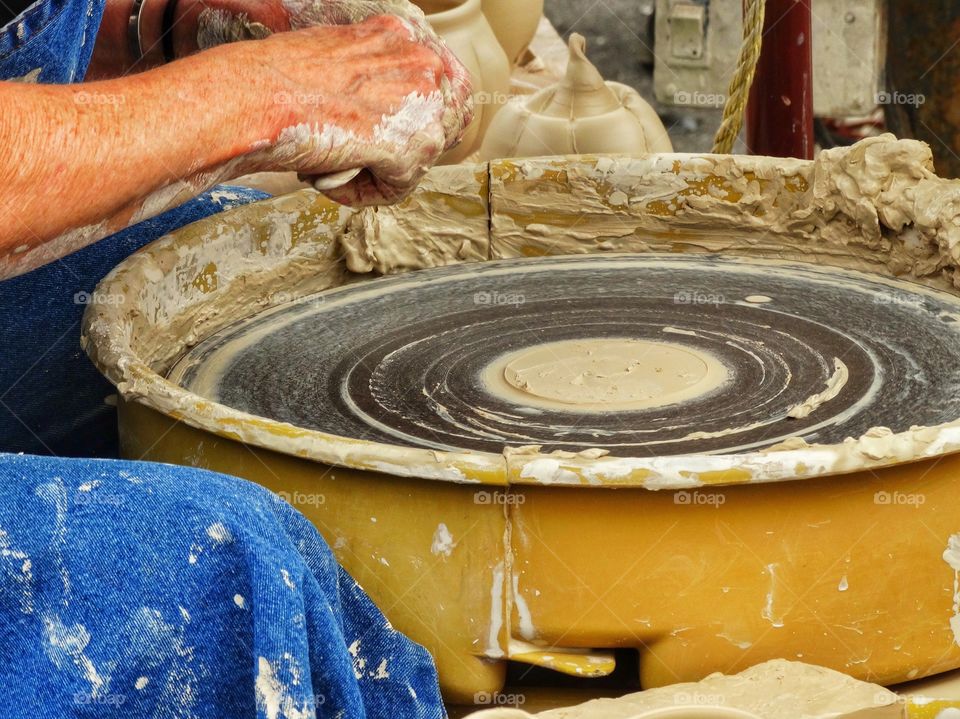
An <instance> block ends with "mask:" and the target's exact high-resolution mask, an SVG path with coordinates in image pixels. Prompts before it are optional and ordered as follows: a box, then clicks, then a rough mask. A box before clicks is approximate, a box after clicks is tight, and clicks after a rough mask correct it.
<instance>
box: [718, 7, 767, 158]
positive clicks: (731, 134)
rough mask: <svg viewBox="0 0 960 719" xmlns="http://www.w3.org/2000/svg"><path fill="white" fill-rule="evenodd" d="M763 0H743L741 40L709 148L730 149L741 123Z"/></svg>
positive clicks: (757, 54) (757, 51) (756, 52)
mask: <svg viewBox="0 0 960 719" xmlns="http://www.w3.org/2000/svg"><path fill="white" fill-rule="evenodd" d="M765 2H766V0H745V4H744V8H743V44H742V45H741V46H740V55H739V56H738V57H737V69H736V72H734V73H733V78H732V79H731V80H730V89H729V90H727V102H726V104H725V105H724V106H723V120H722V121H721V122H720V127H719V129H717V134H716V136H715V137H714V138H713V151H714V152H715V153H716V154H718V155H727V154H729V153H731V152H732V151H733V143H734V142H736V140H737V136H738V135H739V134H740V128H741V127H742V126H743V113H744V110H745V109H746V106H747V99H748V98H749V96H750V86H751V85H752V84H753V75H754V73H755V72H756V70H757V60H759V59H760V47H761V45H762V44H763V11H764V5H765Z"/></svg>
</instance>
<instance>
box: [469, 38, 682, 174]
mask: <svg viewBox="0 0 960 719" xmlns="http://www.w3.org/2000/svg"><path fill="white" fill-rule="evenodd" d="M585 51H586V41H585V40H584V38H583V36H581V35H578V34H576V33H574V34H573V35H571V36H570V62H569V64H568V65H567V73H566V77H565V78H564V79H563V80H562V81H561V82H560V83H558V84H557V85H554V86H553V87H548V88H545V89H543V90H541V91H540V92H538V93H536V94H535V95H532V96H531V97H529V98H514V99H513V100H511V101H510V102H509V103H508V104H507V106H506V107H504V108H503V109H502V111H501V112H500V113H499V114H498V115H497V117H496V119H495V120H494V122H493V124H492V125H491V126H490V129H489V130H488V131H487V134H486V137H485V138H484V141H483V146H482V147H481V149H480V158H481V159H482V160H493V159H499V158H507V157H540V156H544V155H564V154H602V153H613V152H616V153H626V154H647V153H654V152H673V145H672V144H671V143H670V137H669V135H667V131H666V128H664V126H663V123H662V122H661V121H660V117H659V116H658V115H657V113H656V111H654V109H653V108H652V107H650V105H649V103H647V101H646V100H644V99H643V98H642V97H640V94H639V93H638V92H637V91H636V90H634V89H633V88H631V87H628V86H627V85H622V84H620V83H618V82H604V80H603V77H602V76H601V75H600V73H599V72H598V71H597V68H595V67H594V66H593V65H592V64H591V63H590V61H589V60H587V57H586V54H585Z"/></svg>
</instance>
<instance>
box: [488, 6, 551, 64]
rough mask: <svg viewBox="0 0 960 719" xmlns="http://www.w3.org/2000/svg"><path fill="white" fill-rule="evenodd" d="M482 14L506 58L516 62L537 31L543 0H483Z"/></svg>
mask: <svg viewBox="0 0 960 719" xmlns="http://www.w3.org/2000/svg"><path fill="white" fill-rule="evenodd" d="M483 14H484V15H486V16H487V20H488V21H489V22H490V27H492V28H493V32H494V34H495V35H496V36H497V40H499V41H500V45H501V46H502V47H503V49H504V51H505V52H506V53H507V58H508V59H509V60H510V62H517V60H519V59H520V56H521V55H522V54H523V51H524V50H526V49H527V45H529V44H530V41H531V40H533V36H534V35H535V34H536V33H537V26H538V25H539V24H540V17H541V16H542V15H543V0H483Z"/></svg>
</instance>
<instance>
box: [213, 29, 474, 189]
mask: <svg viewBox="0 0 960 719" xmlns="http://www.w3.org/2000/svg"><path fill="white" fill-rule="evenodd" d="M223 50H225V51H227V52H229V53H230V54H231V55H234V56H236V57H237V63H238V64H237V67H241V68H244V71H243V72H242V73H241V74H242V76H243V77H244V78H249V81H250V83H249V86H248V87H244V89H243V90H242V91H243V92H252V93H255V94H257V96H258V98H259V102H260V103H262V106H263V112H264V118H265V120H266V122H267V126H266V131H267V133H268V136H267V138H266V139H267V142H268V145H267V146H266V147H264V148H262V149H260V148H258V149H257V150H255V151H254V152H253V153H251V154H250V155H249V156H248V158H247V161H246V162H244V165H246V167H248V168H249V167H254V168H255V169H257V170H260V171H264V170H267V171H277V170H295V171H297V172H298V173H300V174H301V175H302V176H306V177H310V178H313V177H320V178H323V177H324V176H327V175H330V174H333V173H340V172H343V171H347V170H355V169H362V171H361V172H360V174H359V175H358V176H357V177H356V178H355V179H353V180H351V181H350V182H349V183H347V184H346V185H343V186H342V187H339V188H337V189H335V190H326V193H327V194H328V195H329V196H330V197H331V198H333V199H334V200H337V201H338V202H343V203H345V204H354V205H356V204H379V203H384V202H395V201H397V200H399V199H401V198H402V197H404V196H405V195H406V194H407V193H409V192H410V190H412V189H413V187H415V186H416V184H417V182H419V180H420V178H421V177H422V176H423V174H424V173H425V172H426V171H427V170H428V169H429V168H430V167H431V166H432V165H433V164H434V163H435V162H436V160H437V158H438V157H439V156H440V154H441V153H442V152H443V151H444V150H446V149H449V148H450V147H452V146H453V145H454V144H456V142H457V141H458V140H459V139H460V136H461V135H462V133H463V130H464V128H465V127H466V125H467V124H468V123H469V121H470V119H471V114H472V106H471V102H470V88H469V85H467V84H461V83H457V84H454V82H453V78H451V74H450V70H449V65H448V62H446V61H444V60H443V59H442V58H441V57H440V56H438V54H437V52H436V50H435V49H434V47H432V46H430V45H429V44H425V43H424V42H423V36H422V35H421V34H420V33H418V32H416V31H415V30H414V29H413V28H412V27H411V25H410V24H409V23H407V22H405V21H403V20H401V19H399V18H397V17H394V16H376V17H373V18H370V19H369V20H366V21H364V22H362V23H359V24H354V25H343V26H336V27H331V26H328V27H316V28H307V29H304V30H298V31H293V32H285V33H280V34H276V35H272V36H271V37H268V38H267V39H264V40H262V41H259V42H249V43H240V44H236V45H232V46H230V48H229V49H227V48H223ZM246 68H249V70H247V69H246Z"/></svg>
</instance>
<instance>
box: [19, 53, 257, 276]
mask: <svg viewBox="0 0 960 719" xmlns="http://www.w3.org/2000/svg"><path fill="white" fill-rule="evenodd" d="M230 66H231V61H230V56H229V54H228V53H225V52H222V51H220V50H216V51H211V52H209V53H204V54H203V55H202V56H197V57H195V58H190V59H187V60H184V61H181V62H178V63H176V64H175V65H171V66H167V67H164V68H159V69H156V70H153V71H151V72H148V73H143V74H138V75H133V76H130V77H127V78H123V79H119V80H111V81H105V82H97V83H87V84H83V85H72V86H36V85H23V84H16V83H0V143H2V146H3V148H4V152H3V153H0V187H3V197H2V198H0V277H7V276H12V275H16V274H21V273H22V272H25V271H27V270H29V269H32V268H33V267H34V266H36V265H37V264H40V262H42V261H44V260H47V261H48V260H49V258H50V257H56V256H61V255H63V254H66V253H67V252H70V251H73V250H75V249H77V248H79V247H81V246H83V245H86V244H89V243H90V242H93V241H95V240H96V239H99V238H101V237H103V236H105V235H107V234H110V233H112V232H115V231H117V230H119V229H122V228H123V227H125V226H127V225H128V224H130V223H131V222H132V221H135V220H137V219H142V218H143V217H145V216H149V215H150V214H155V213H156V212H158V211H160V210H162V209H164V206H163V204H164V203H161V202H151V203H148V205H147V209H146V210H144V211H141V206H142V205H143V204H144V202H145V200H147V199H148V198H150V197H151V196H152V195H155V193H156V192H157V191H158V190H160V189H162V188H164V187H166V186H169V185H171V184H172V183H178V182H180V181H181V180H182V179H183V178H191V179H192V182H191V184H190V186H187V187H183V189H184V193H183V194H184V195H185V196H189V195H191V194H195V193H196V192H200V191H202V190H204V189H206V187H207V186H209V185H212V184H213V183H215V182H216V181H217V180H219V179H220V177H221V176H222V175H223V174H224V167H225V166H226V167H227V168H229V165H230V161H231V160H233V159H234V158H237V157H239V156H242V155H243V154H244V153H246V152H248V151H249V150H250V148H251V146H252V145H253V144H254V143H255V142H256V141H257V140H259V139H262V138H263V137H264V136H265V135H266V134H268V132H267V131H266V130H265V129H264V128H261V127H259V126H258V123H257V118H258V117H260V116H261V115H262V113H258V112H252V111H251V110H252V108H253V107H256V105H257V102H256V101H255V100H257V99H259V98H255V97H251V91H250V88H249V87H245V88H244V91H242V92H241V91H238V90H237V89H236V88H230V87H229V86H227V85H226V84H225V83H224V81H223V79H222V78H224V77H228V76H229V75H230V70H231V67H230ZM261 102H262V99H261ZM213 168H219V171H218V173H214V174H212V175H207V174H205V173H208V172H209V171H210V170H212V169H213ZM181 187H182V183H181ZM185 196H181V197H179V198H178V199H179V200H181V201H182V200H183V199H186V197H185Z"/></svg>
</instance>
